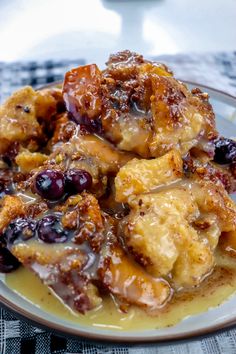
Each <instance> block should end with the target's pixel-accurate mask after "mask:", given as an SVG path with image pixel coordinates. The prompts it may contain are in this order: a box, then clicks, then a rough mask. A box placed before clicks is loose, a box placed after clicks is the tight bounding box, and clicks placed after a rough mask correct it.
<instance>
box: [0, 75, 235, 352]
mask: <svg viewBox="0 0 236 354" xmlns="http://www.w3.org/2000/svg"><path fill="white" fill-rule="evenodd" d="M179 80H180V81H182V82H183V83H186V84H187V85H191V86H196V87H200V89H203V90H206V91H212V92H213V94H216V95H219V96H223V97H224V98H226V99H227V100H228V101H229V102H230V103H231V104H233V105H235V107H236V96H233V95H231V94H229V93H227V92H224V91H221V90H219V89H214V88H213V87H210V86H207V85H203V84H200V83H197V82H194V81H188V80H181V79H179ZM61 83H62V81H56V82H53V83H49V84H47V85H43V86H41V87H38V88H37V90H41V89H44V88H50V87H55V86H56V85H59V84H61ZM2 287H5V288H6V289H7V291H10V292H12V293H13V294H14V295H15V296H16V297H19V298H20V299H22V297H21V296H20V295H18V294H17V293H16V292H14V291H13V290H12V289H11V288H10V287H8V286H7V285H6V284H5V283H4V282H3V281H2V280H1V281H0V289H1V290H2ZM233 296H236V294H235V295H233ZM24 300H25V301H28V300H27V299H24ZM226 301H228V300H226ZM31 304H32V303H31ZM0 306H2V307H3V308H6V309H7V310H10V312H13V313H14V314H15V315H16V317H17V316H18V317H19V318H23V319H24V320H25V321H27V322H29V323H32V324H33V325H34V326H38V327H41V328H44V329H45V328H46V329H47V330H49V331H51V332H56V333H58V334H59V335H61V336H66V337H68V336H69V337H73V338H77V339H78V338H81V339H86V340H90V341H93V342H99V343H101V342H103V343H107V344H108V343H113V344H117V345H123V346H124V345H126V344H127V345H131V344H153V343H163V344H167V343H170V342H171V343H173V342H178V343H179V342H181V341H182V342H183V341H190V340H191V339H197V338H199V337H206V336H210V335H214V334H217V333H221V332H223V331H226V330H229V329H233V328H236V316H234V318H231V319H228V320H225V321H223V322H221V323H218V324H215V325H214V324H212V325H210V326H209V327H207V328H202V329H201V328H199V329H195V330H192V331H188V332H186V331H184V332H181V333H175V334H162V335H158V334H157V335H151V336H150V335H148V334H144V335H143V334H142V333H143V332H142V330H139V331H138V334H139V335H138V336H137V335H134V336H132V335H129V336H125V331H122V333H123V334H124V335H123V336H117V335H116V334H114V332H112V331H111V334H103V333H91V332H90V331H89V328H90V327H89V326H88V329H87V327H85V330H84V331H82V330H81V329H80V328H78V329H75V328H72V327H69V326H64V325H63V324H60V323H56V322H53V321H52V320H48V319H47V318H43V316H40V315H37V314H35V313H33V312H32V313H31V312H30V311H29V310H28V311H27V309H25V308H22V307H21V306H20V305H18V304H17V302H16V303H14V302H13V301H11V300H9V299H7V298H6V297H5V296H4V295H3V294H2V292H1V293H0ZM32 306H36V305H34V304H32ZM219 306H221V305H219ZM42 311H43V312H46V311H44V310H42ZM205 312H206V311H205ZM203 313H204V312H203ZM199 315H200V314H199ZM53 316H55V317H57V316H56V315H53ZM58 318H59V319H60V317H58ZM157 331H158V329H157ZM117 333H118V332H117ZM130 333H131V332H130ZM134 333H135V331H134Z"/></svg>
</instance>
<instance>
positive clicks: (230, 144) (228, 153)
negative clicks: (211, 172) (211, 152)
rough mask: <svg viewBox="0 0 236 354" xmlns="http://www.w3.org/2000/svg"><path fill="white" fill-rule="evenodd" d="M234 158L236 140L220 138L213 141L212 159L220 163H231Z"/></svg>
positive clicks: (235, 155)
mask: <svg viewBox="0 0 236 354" xmlns="http://www.w3.org/2000/svg"><path fill="white" fill-rule="evenodd" d="M235 160H236V141H234V140H231V139H227V138H220V139H218V140H216V141H215V156H214V161H215V162H217V163H218V164H220V165H224V164H231V163H232V162H233V161H235Z"/></svg>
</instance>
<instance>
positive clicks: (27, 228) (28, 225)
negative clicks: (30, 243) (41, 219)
mask: <svg viewBox="0 0 236 354" xmlns="http://www.w3.org/2000/svg"><path fill="white" fill-rule="evenodd" d="M35 230H36V221H35V220H32V219H24V218H18V219H16V220H14V221H12V222H11V223H10V224H9V225H8V227H7V228H6V230H5V232H4V234H3V237H4V239H5V241H6V242H7V244H8V245H12V244H13V243H14V242H15V241H17V240H23V241H27V240H29V239H30V238H32V237H33V236H34V235H35Z"/></svg>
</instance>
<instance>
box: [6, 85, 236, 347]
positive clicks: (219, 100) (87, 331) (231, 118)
mask: <svg viewBox="0 0 236 354" xmlns="http://www.w3.org/2000/svg"><path fill="white" fill-rule="evenodd" d="M188 86H189V87H190V88H192V87H195V86H198V87H200V88H201V89H202V90H203V91H206V92H208V93H209V94H210V97H211V100H210V101H211V104H212V105H213V108H214V111H215V114H216V122H217V128H218V130H219V131H220V133H221V134H222V135H224V136H226V137H233V136H236V98H234V97H232V96H230V95H228V94H224V93H223V92H220V91H217V90H214V89H211V88H208V87H204V86H202V85H199V84H198V85H196V84H193V83H188ZM0 280H1V281H0V290H1V293H0V302H1V303H2V305H4V306H5V307H7V308H9V309H11V310H13V311H14V312H15V313H16V314H17V315H18V316H20V317H22V316H23V317H24V318H26V319H28V320H30V321H31V322H33V323H34V324H36V325H38V326H43V327H48V328H50V329H53V330H56V331H58V332H60V333H62V334H66V335H72V336H80V337H85V338H88V339H93V340H105V341H112V342H113V343H114V342H123V343H128V342H133V343H139V342H158V341H171V340H177V339H186V338H190V337H194V336H199V335H206V334H207V333H211V332H213V331H216V330H221V329H223V328H228V327H230V326H233V325H236V295H234V296H232V297H231V298H230V299H228V300H227V301H225V302H224V303H223V304H222V305H220V306H219V307H217V308H212V309H210V310H208V311H207V312H205V313H202V314H199V315H195V316H190V317H188V318H186V319H184V320H183V321H182V322H180V323H178V324H177V325H175V326H173V327H168V328H163V329H156V330H143V331H123V332H118V331H114V330H105V329H97V328H93V327H86V326H82V325H80V324H75V323H73V322H70V321H67V320H63V319H61V318H59V317H56V316H55V315H52V314H50V313H46V312H45V311H43V310H41V309H39V308H38V307H36V306H35V305H33V304H32V303H30V302H29V301H27V300H26V299H23V298H22V297H20V296H19V295H17V294H16V293H15V292H14V291H12V290H11V289H10V288H8V287H7V286H6V284H5V282H4V276H1V277H0Z"/></svg>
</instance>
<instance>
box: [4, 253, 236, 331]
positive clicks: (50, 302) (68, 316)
mask: <svg viewBox="0 0 236 354" xmlns="http://www.w3.org/2000/svg"><path fill="white" fill-rule="evenodd" d="M6 284H7V285H8V286H9V287H10V288H11V289H13V290H14V291H15V292H16V293H17V294H19V295H20V296H22V297H24V298H25V299H27V300H28V301H30V302H31V303H33V304H35V305H36V306H37V307H39V308H41V309H42V310H44V311H46V312H48V313H51V314H54V315H56V316H58V317H59V318H62V319H64V320H68V321H72V322H74V323H79V324H81V325H85V326H93V327H97V328H106V329H115V330H121V331H122V330H123V331H125V330H144V329H157V328H163V327H168V326H173V325H175V324H177V323H178V322H179V321H181V320H183V319H184V318H186V317H187V316H191V315H196V314H199V313H202V312H205V311H207V310H208V309H209V308H212V307H216V306H218V305H220V304H221V303H222V302H223V301H225V300H227V299H228V298H229V297H230V296H231V295H233V294H234V293H235V290H236V262H235V259H233V258H231V257H229V256H228V255H225V254H222V253H221V252H220V251H217V252H216V267H215V269H214V271H213V273H212V274H211V275H210V276H209V277H208V278H206V279H205V280H204V281H203V282H202V283H201V285H200V286H199V287H197V288H193V289H190V290H188V291H186V290H185V291H184V292H182V291H179V292H178V293H176V294H175V295H174V297H173V299H172V300H171V302H170V303H169V304H167V305H166V306H165V307H164V308H162V309H161V310H160V311H159V313H158V314H156V315H155V316H151V315H148V314H147V313H146V312H144V311H143V310H141V309H138V308H135V307H130V308H129V310H128V312H127V313H123V312H121V311H120V310H119V309H118V306H117V304H116V303H115V302H114V301H113V299H112V298H111V297H107V298H105V299H104V300H103V303H102V305H100V306H99V307H98V308H96V309H95V310H92V311H90V312H88V313H86V314H85V315H81V314H77V313H74V312H72V311H71V310H70V309H69V308H67V307H66V306H64V305H63V304H62V302H61V301H60V300H59V299H58V298H56V297H55V296H54V295H53V294H52V293H51V292H50V290H49V289H48V288H47V287H46V286H45V285H43V284H42V283H41V281H40V280H39V279H38V278H37V277H36V276H35V275H34V274H33V273H32V272H30V271H29V270H27V269H25V268H23V267H22V268H20V269H18V270H17V271H15V272H13V273H10V274H8V275H7V276H6Z"/></svg>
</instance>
